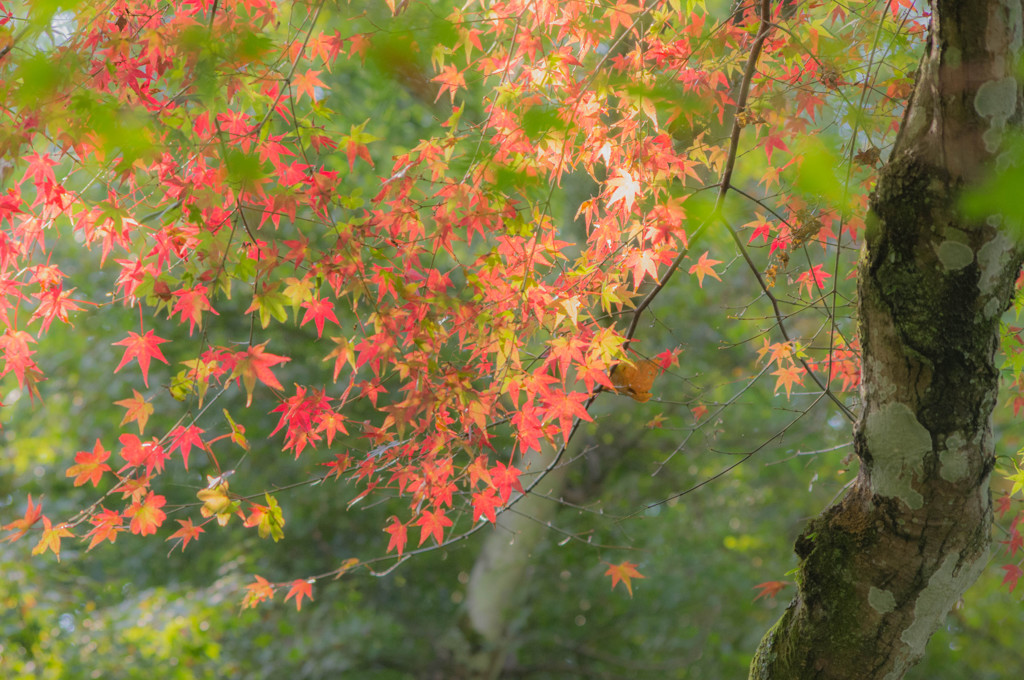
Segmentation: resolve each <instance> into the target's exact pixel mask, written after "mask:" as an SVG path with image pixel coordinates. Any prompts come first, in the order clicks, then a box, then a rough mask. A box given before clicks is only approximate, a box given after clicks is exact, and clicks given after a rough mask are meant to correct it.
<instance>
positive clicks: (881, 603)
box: [868, 586, 896, 614]
mask: <svg viewBox="0 0 1024 680" xmlns="http://www.w3.org/2000/svg"><path fill="white" fill-rule="evenodd" d="M868 604H870V605H871V608H872V609H874V610H875V611H876V612H878V613H879V614H888V613H889V612H891V611H892V610H893V609H896V598H895V596H893V594H892V592H890V591H888V590H882V589H881V588H876V587H874V586H871V590H869V591H868Z"/></svg>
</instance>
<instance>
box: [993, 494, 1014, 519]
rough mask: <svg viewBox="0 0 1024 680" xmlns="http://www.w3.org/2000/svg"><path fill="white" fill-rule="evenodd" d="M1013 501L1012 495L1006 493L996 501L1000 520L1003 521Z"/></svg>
mask: <svg viewBox="0 0 1024 680" xmlns="http://www.w3.org/2000/svg"><path fill="white" fill-rule="evenodd" d="M1012 502H1013V499H1011V498H1010V494H1007V493H1004V494H1003V495H1002V496H1000V497H999V498H997V499H996V512H998V513H999V519H1002V518H1003V516H1004V515H1006V513H1007V512H1008V511H1009V509H1010V505H1011V503H1012Z"/></svg>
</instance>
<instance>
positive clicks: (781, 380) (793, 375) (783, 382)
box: [772, 365, 804, 398]
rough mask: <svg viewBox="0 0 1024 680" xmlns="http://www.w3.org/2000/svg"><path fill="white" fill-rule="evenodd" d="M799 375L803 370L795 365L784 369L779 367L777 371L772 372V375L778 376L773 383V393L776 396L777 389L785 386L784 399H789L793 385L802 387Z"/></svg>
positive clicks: (801, 379)
mask: <svg viewBox="0 0 1024 680" xmlns="http://www.w3.org/2000/svg"><path fill="white" fill-rule="evenodd" d="M801 373H803V369H802V368H800V367H799V366H796V365H793V366H789V367H785V368H783V367H781V366H780V367H779V370H777V371H772V375H775V376H778V378H777V379H776V381H775V393H776V394H778V392H779V388H780V387H782V386H785V387H786V398H789V397H790V396H791V395H790V393H791V392H792V390H793V383H796V384H797V385H800V386H803V384H804V381H803V378H802V377H801V375H800V374H801Z"/></svg>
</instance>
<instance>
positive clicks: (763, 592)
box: [753, 581, 790, 602]
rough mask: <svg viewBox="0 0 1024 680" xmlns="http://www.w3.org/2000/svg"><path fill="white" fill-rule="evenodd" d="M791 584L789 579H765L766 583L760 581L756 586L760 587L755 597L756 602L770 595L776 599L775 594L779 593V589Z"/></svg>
mask: <svg viewBox="0 0 1024 680" xmlns="http://www.w3.org/2000/svg"><path fill="white" fill-rule="evenodd" d="M788 585H790V583H789V581H765V582H764V583H758V584H757V585H756V586H754V587H755V588H757V589H758V591H759V592H758V593H757V597H755V598H754V600H753V601H754V602H757V601H758V600H760V599H761V598H762V597H768V598H771V599H773V600H774V599H775V596H776V595H778V594H779V591H780V590H782V589H783V588H785V587H786V586H788Z"/></svg>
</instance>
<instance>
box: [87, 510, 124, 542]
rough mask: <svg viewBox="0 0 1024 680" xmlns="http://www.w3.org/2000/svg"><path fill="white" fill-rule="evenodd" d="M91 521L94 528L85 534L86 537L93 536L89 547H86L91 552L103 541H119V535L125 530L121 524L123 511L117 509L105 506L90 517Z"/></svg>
mask: <svg viewBox="0 0 1024 680" xmlns="http://www.w3.org/2000/svg"><path fill="white" fill-rule="evenodd" d="M89 523H90V524H92V525H93V528H92V529H90V530H89V532H88V533H87V534H86V535H85V536H86V538H89V537H91V540H90V541H89V547H88V548H86V549H85V551H86V552H89V551H90V550H92V549H93V548H95V547H96V546H97V545H99V544H100V543H102V542H103V541H110V542H111V543H114V542H115V541H117V535H118V534H119V533H121V532H123V531H124V526H123V525H122V524H121V513H119V512H117V511H116V510H107V509H106V508H104V509H102V510H101V511H100V512H99V513H98V514H97V515H95V516H94V517H92V518H90V519H89Z"/></svg>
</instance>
